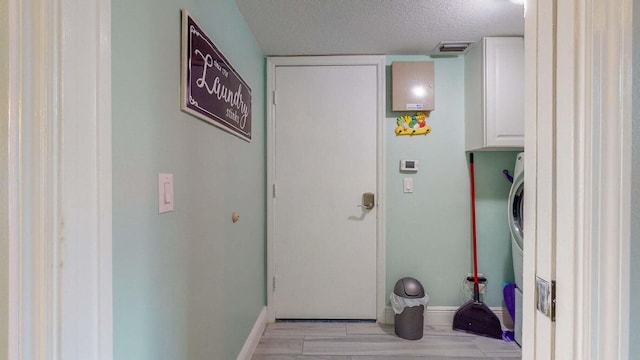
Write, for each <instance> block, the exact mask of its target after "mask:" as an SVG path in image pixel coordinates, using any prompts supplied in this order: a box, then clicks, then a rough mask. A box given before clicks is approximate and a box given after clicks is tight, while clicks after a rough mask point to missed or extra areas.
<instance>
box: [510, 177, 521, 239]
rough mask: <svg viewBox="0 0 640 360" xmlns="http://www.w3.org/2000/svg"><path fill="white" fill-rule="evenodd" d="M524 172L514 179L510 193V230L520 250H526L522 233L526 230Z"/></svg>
mask: <svg viewBox="0 0 640 360" xmlns="http://www.w3.org/2000/svg"><path fill="white" fill-rule="evenodd" d="M523 208H524V172H522V173H520V174H519V175H518V176H517V177H516V178H515V179H513V185H512V186H511V191H510V192H509V206H508V219H509V230H510V231H511V236H512V237H513V239H514V242H515V243H516V244H517V245H518V247H519V248H520V251H522V249H523V248H524V246H523V243H522V231H523V228H524V214H523Z"/></svg>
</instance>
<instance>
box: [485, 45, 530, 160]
mask: <svg viewBox="0 0 640 360" xmlns="http://www.w3.org/2000/svg"><path fill="white" fill-rule="evenodd" d="M485 41H486V42H485V46H486V47H485V65H486V67H485V91H486V98H485V99H486V108H485V118H486V123H485V126H486V129H485V131H486V133H485V134H486V142H487V144H486V145H487V146H488V147H523V146H524V41H523V39H522V38H520V37H504V38H486V39H485Z"/></svg>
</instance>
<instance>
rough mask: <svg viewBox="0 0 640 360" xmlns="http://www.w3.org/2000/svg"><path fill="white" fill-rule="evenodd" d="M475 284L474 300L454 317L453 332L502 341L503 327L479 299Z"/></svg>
mask: <svg viewBox="0 0 640 360" xmlns="http://www.w3.org/2000/svg"><path fill="white" fill-rule="evenodd" d="M475 288H476V285H475V284H474V293H475V294H474V299H473V300H470V301H468V302H467V303H466V304H464V305H462V306H460V308H458V310H457V311H456V314H455V315H454V316H453V330H458V331H464V332H467V333H470V334H475V335H481V336H487V337H491V338H495V339H502V326H501V325H500V320H498V317H497V316H496V314H494V313H493V311H491V309H489V308H488V307H487V305H485V304H484V303H482V302H481V301H480V300H479V299H477V297H478V296H479V295H476V294H477V293H476V291H477V290H475Z"/></svg>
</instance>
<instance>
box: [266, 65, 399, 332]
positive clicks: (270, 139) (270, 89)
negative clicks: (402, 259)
mask: <svg viewBox="0 0 640 360" xmlns="http://www.w3.org/2000/svg"><path fill="white" fill-rule="evenodd" d="M340 65H354V66H355V65H373V66H376V69H377V77H378V89H377V97H378V108H377V111H376V114H377V119H376V123H377V142H378V143H377V154H376V156H377V170H376V172H377V179H376V181H377V189H376V195H377V207H378V208H377V215H378V216H377V218H376V232H377V239H376V244H377V245H376V320H377V321H378V322H381V321H384V314H385V305H386V297H385V295H384V294H385V291H386V289H385V279H386V270H385V254H386V241H385V204H386V202H385V200H386V197H385V191H384V190H385V183H386V182H385V177H386V176H385V175H386V161H385V138H386V137H385V126H384V124H385V98H384V93H385V57H384V56H309V57H306V56H304V57H268V58H267V102H266V103H267V107H268V109H267V319H268V321H269V322H274V321H275V318H276V317H275V307H274V296H273V289H274V275H275V273H276V272H275V265H276V264H275V258H274V251H275V234H274V201H273V192H272V191H273V188H272V187H273V184H274V183H275V121H274V120H275V107H274V101H275V100H276V97H274V91H275V74H276V67H278V66H340Z"/></svg>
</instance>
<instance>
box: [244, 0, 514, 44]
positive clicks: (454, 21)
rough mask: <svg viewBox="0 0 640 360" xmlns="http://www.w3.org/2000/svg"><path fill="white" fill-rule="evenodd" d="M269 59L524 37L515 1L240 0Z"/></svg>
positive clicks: (252, 29) (248, 22)
mask: <svg viewBox="0 0 640 360" xmlns="http://www.w3.org/2000/svg"><path fill="white" fill-rule="evenodd" d="M236 3H237V4H238V7H239V8H240V12H241V13H242V15H243V16H244V18H245V20H246V21H247V24H248V25H249V28H250V29H251V31H252V32H253V34H254V36H255V38H256V40H257V42H258V45H259V46H260V48H261V49H262V51H263V53H264V54H265V55H346V54H387V55H390V54H432V53H433V50H434V48H435V47H436V46H437V45H438V43H439V42H440V41H442V40H470V41H477V40H480V39H481V38H482V37H483V36H508V35H520V36H521V35H523V34H524V16H523V15H524V7H523V5H518V4H514V3H513V2H511V1H510V0H236Z"/></svg>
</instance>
